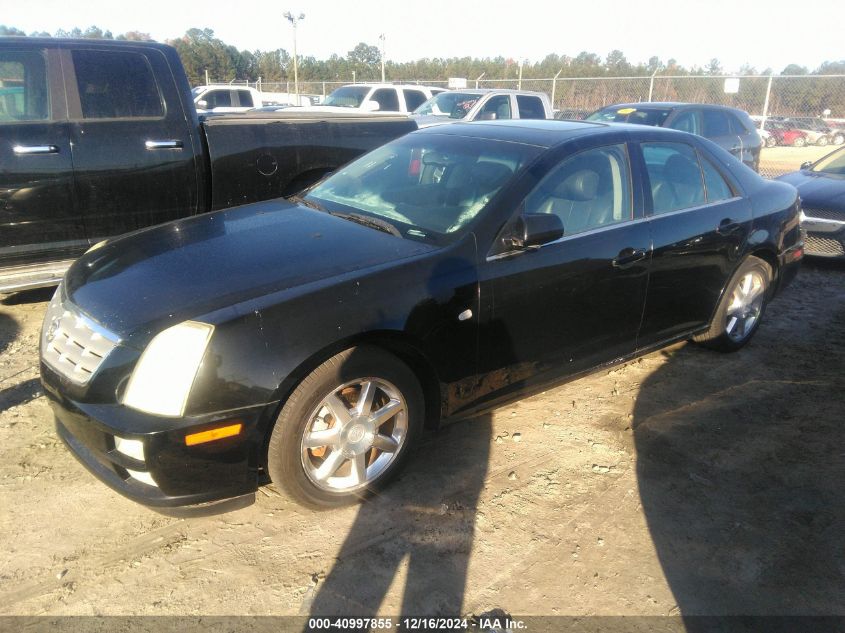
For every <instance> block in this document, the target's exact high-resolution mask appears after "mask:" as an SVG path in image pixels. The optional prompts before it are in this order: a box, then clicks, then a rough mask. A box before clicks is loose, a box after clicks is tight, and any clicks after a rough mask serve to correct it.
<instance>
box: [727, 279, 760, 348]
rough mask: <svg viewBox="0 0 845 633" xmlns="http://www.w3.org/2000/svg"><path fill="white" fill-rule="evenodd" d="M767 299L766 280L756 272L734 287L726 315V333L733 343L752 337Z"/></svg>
mask: <svg viewBox="0 0 845 633" xmlns="http://www.w3.org/2000/svg"><path fill="white" fill-rule="evenodd" d="M765 298H766V280H765V279H764V277H763V275H762V274H761V273H760V272H758V271H756V270H754V271H751V272H749V273H746V274H745V275H743V276H742V278H741V279H740V280H739V283H737V284H736V286H734V289H733V292H732V295H731V302H730V304H729V305H728V309H727V311H726V314H725V318H726V321H725V333H726V334H727V335H728V337H729V338H730V339H731V340H732V341H734V342H736V343H739V342H741V341H743V340H745V339H746V338H747V337H748V336H750V335H751V333H752V332H753V331H754V328H755V326H756V325H757V322H758V321H759V320H760V314H761V312H762V311H763V301H764V300H765Z"/></svg>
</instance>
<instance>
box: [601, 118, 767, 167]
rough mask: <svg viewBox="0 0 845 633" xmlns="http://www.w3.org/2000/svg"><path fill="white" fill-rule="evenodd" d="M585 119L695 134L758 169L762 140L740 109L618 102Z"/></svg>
mask: <svg viewBox="0 0 845 633" xmlns="http://www.w3.org/2000/svg"><path fill="white" fill-rule="evenodd" d="M587 121H606V122H611V121H615V122H625V123H639V124H643V125H656V126H661V127H668V128H672V129H673V130H681V131H682V132H690V133H692V134H697V135H699V136H703V137H704V138H708V139H710V140H711V141H713V142H714V143H716V144H717V145H719V146H720V147H722V148H723V149H725V150H727V151H728V152H730V153H731V154H733V155H734V156H736V157H737V158H739V159H740V160H741V161H742V162H743V163H745V164H746V165H748V166H749V167H751V168H752V169H753V170H754V171H759V167H760V149H761V148H762V147H763V142H762V141H761V139H760V135H759V134H757V129H756V128H755V127H754V123H753V122H752V121H751V119H750V118H749V116H748V113H746V112H744V111H743V110H738V109H736V108H728V107H726V106H718V105H707V104H702V103H675V102H669V103H622V104H617V105H613V106H608V107H606V108H602V109H601V110H597V111H596V112H593V114H591V115H590V116H588V117H587Z"/></svg>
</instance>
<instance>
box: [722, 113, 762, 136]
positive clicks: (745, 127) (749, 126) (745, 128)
mask: <svg viewBox="0 0 845 633" xmlns="http://www.w3.org/2000/svg"><path fill="white" fill-rule="evenodd" d="M742 119H743V117H742V116H741V115H737V114H734V113H733V112H731V113H729V114H728V120H729V121H730V124H731V132H733V133H734V134H739V135H745V134H751V133H752V132H754V131H756V129H755V127H754V124H753V123H751V120H750V119H749V120H748V123H746V122H744V121H743V120H742Z"/></svg>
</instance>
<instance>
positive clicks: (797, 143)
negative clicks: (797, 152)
mask: <svg viewBox="0 0 845 633" xmlns="http://www.w3.org/2000/svg"><path fill="white" fill-rule="evenodd" d="M806 144H807V142H806V141H805V140H804V137H803V136H796V137H795V140H794V141H792V146H793V147H804V146H805V145H806Z"/></svg>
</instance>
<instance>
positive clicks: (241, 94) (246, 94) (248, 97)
mask: <svg viewBox="0 0 845 633" xmlns="http://www.w3.org/2000/svg"><path fill="white" fill-rule="evenodd" d="M237 92H238V105H240V106H241V107H243V108H253V107H255V106H256V105H259V104H256V103H253V101H252V93H251V92H250V91H249V90H238V91H237Z"/></svg>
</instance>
